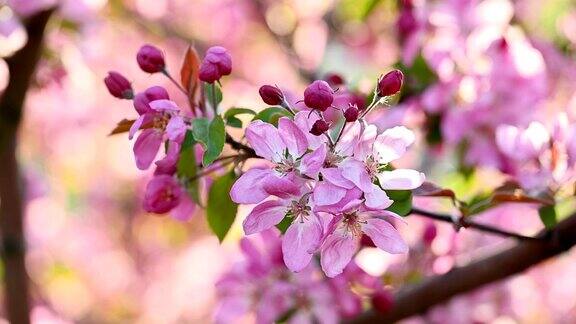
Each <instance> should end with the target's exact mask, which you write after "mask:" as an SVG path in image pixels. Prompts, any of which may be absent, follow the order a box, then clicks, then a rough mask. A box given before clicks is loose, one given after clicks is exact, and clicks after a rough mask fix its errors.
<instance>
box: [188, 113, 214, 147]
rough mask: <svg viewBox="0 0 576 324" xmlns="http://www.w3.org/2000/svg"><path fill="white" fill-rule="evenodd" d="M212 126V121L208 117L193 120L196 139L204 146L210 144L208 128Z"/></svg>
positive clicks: (193, 132) (193, 131)
mask: <svg viewBox="0 0 576 324" xmlns="http://www.w3.org/2000/svg"><path fill="white" fill-rule="evenodd" d="M209 128H210V121H209V120H208V119H207V118H196V119H193V120H192V134H193V135H194V139H195V140H196V141H198V142H200V143H202V145H203V146H204V147H207V146H208V129H209Z"/></svg>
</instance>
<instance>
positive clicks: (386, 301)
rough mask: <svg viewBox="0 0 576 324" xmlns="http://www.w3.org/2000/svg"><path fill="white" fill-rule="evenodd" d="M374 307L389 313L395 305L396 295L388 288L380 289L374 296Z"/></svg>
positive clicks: (381, 311)
mask: <svg viewBox="0 0 576 324" xmlns="http://www.w3.org/2000/svg"><path fill="white" fill-rule="evenodd" d="M372 307H374V309H376V310H377V311H379V312H380V313H384V314H385V313H388V312H389V311H390V310H391V309H392V308H393V307H394V296H392V294H391V293H390V291H388V290H380V291H378V292H376V293H375V294H374V295H373V296H372Z"/></svg>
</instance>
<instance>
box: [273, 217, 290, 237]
mask: <svg viewBox="0 0 576 324" xmlns="http://www.w3.org/2000/svg"><path fill="white" fill-rule="evenodd" d="M290 224H292V217H288V216H285V217H284V219H282V221H281V222H280V223H278V224H276V228H277V229H279V230H280V233H282V234H284V233H286V230H287V229H288V227H289V226H290Z"/></svg>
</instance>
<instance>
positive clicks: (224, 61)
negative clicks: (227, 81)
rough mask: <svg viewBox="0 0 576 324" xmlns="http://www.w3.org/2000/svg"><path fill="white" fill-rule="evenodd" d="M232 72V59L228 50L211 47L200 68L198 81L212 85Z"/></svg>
mask: <svg viewBox="0 0 576 324" xmlns="http://www.w3.org/2000/svg"><path fill="white" fill-rule="evenodd" d="M231 72H232V58H231V57H230V54H229V53H228V50H227V49H225V48H224V47H222V46H213V47H210V48H209V49H208V50H207V51H206V56H205V57H204V60H203V61H202V65H201V66H200V72H199V73H200V76H199V77H200V80H202V81H204V82H207V83H214V82H215V81H218V80H219V79H220V78H222V77H223V76H225V75H229V74H230V73H231Z"/></svg>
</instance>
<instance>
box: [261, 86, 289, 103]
mask: <svg viewBox="0 0 576 324" xmlns="http://www.w3.org/2000/svg"><path fill="white" fill-rule="evenodd" d="M258 92H259V93H260V97H261V98H262V101H264V102H265V103H267V104H269V105H272V106H275V105H280V104H282V102H283V101H284V94H283V93H282V90H280V89H278V87H275V86H271V85H267V84H266V85H263V86H261V87H260V90H258Z"/></svg>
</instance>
